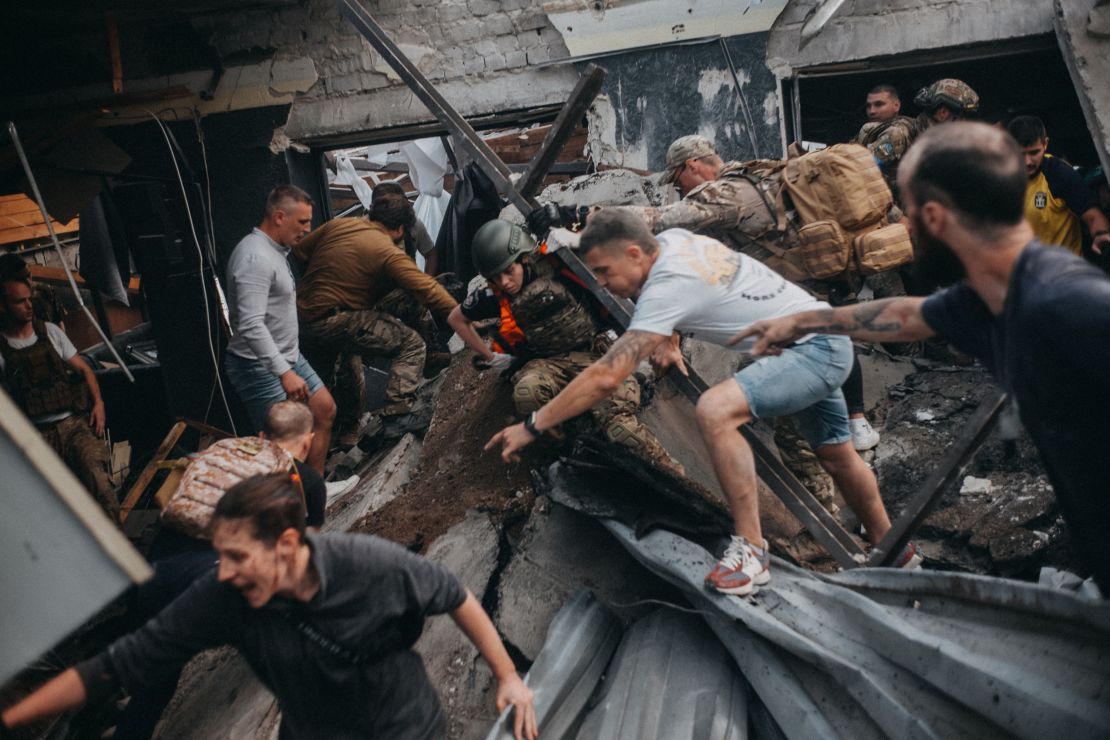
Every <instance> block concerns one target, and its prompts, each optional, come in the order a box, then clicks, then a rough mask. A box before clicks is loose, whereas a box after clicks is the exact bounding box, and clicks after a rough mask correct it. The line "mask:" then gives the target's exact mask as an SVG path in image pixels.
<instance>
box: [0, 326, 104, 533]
mask: <svg viewBox="0 0 1110 740" xmlns="http://www.w3.org/2000/svg"><path fill="white" fill-rule="evenodd" d="M34 331H35V334H36V336H37V337H38V339H37V340H36V341H35V343H34V344H32V345H30V346H29V347H24V348H22V349H15V348H13V347H12V346H11V345H10V344H9V343H8V342H7V340H5V339H2V338H0V354H2V355H3V358H4V379H5V384H6V386H7V389H8V392H9V393H11V395H12V397H13V398H14V399H15V401H16V403H18V404H19V407H20V408H21V409H22V410H23V412H24V413H25V414H27V416H28V417H29V418H30V419H31V420H32V421H34V422H35V423H36V425H37V426H38V429H39V431H40V432H41V433H42V436H43V437H44V438H45V439H46V441H47V442H48V443H49V444H50V446H51V447H53V448H54V451H55V452H57V453H58V456H59V457H61V458H62V460H63V461H65V464H66V465H67V466H68V467H69V469H70V470H72V471H73V474H74V475H76V476H77V478H78V479H79V480H80V481H81V483H82V484H83V485H84V486H85V488H86V489H88V491H89V492H90V493H92V494H93V496H95V497H96V499H97V501H99V502H100V505H101V506H103V507H104V510H105V511H106V512H108V515H109V516H111V517H112V518H113V519H114V520H117V521H118V519H119V499H118V497H117V496H116V491H115V489H114V488H113V487H112V483H111V480H110V471H111V460H110V458H109V455H108V447H107V445H105V443H104V440H102V439H100V438H99V437H97V436H96V434H95V433H94V432H93V430H92V427H91V426H89V422H88V421H87V420H86V419H85V416H84V412H85V411H86V409H87V406H88V391H87V388H86V386H85V382H84V378H82V377H81V376H80V375H78V374H77V373H76V371H74V370H73V369H72V368H71V367H70V366H69V365H67V364H66V362H65V360H63V359H62V356H61V355H60V354H59V353H58V350H57V349H55V347H54V345H53V343H52V342H51V340H50V338H49V336H48V335H47V329H46V324H45V323H44V322H41V321H39V320H37V319H36V320H35V321H34ZM62 415H64V417H63V418H60V419H59V418H58V417H59V416H62Z"/></svg>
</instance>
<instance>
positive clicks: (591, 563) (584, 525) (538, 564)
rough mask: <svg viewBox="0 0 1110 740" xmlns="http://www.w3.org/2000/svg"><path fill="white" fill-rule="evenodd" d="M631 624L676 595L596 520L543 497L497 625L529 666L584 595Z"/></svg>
mask: <svg viewBox="0 0 1110 740" xmlns="http://www.w3.org/2000/svg"><path fill="white" fill-rule="evenodd" d="M582 587H586V588H589V589H591V590H592V591H593V592H594V593H595V594H596V596H597V598H598V599H599V600H600V601H601V602H603V603H604V604H605V605H607V606H608V607H609V608H611V609H612V610H613V611H614V612H615V613H616V614H617V615H618V616H619V617H621V619H622V620H624V621H626V622H628V621H631V620H634V619H636V618H639V617H640V616H643V615H644V614H646V613H647V611H648V609H647V607H645V606H644V605H643V604H642V603H639V602H642V601H643V600H644V599H664V600H668V601H670V600H672V599H673V592H672V591H671V590H670V589H669V588H668V587H666V586H665V585H664V584H662V583H661V582H660V581H659V580H658V579H656V578H654V577H653V576H651V575H649V574H648V573H646V572H645V571H644V570H643V569H642V568H641V567H640V566H639V565H637V564H636V562H635V561H634V560H632V558H631V557H629V556H628V554H627V553H626V552H625V551H624V550H623V549H622V548H621V547H620V545H619V544H618V543H617V542H615V541H614V540H613V538H612V537H611V536H610V535H609V534H608V532H606V531H605V529H604V528H603V527H602V526H601V525H600V524H598V522H597V521H596V520H594V519H592V518H591V517H588V516H585V515H582V514H579V513H577V512H573V511H571V510H569V509H567V508H565V507H563V506H559V505H558V504H554V503H552V502H551V501H550V500H549V499H547V498H546V497H538V498H537V499H536V505H535V507H534V508H533V510H532V516H531V517H530V518H529V520H528V523H527V524H526V525H525V527H524V531H523V533H522V535H521V539H520V542H519V544H517V545H516V547H515V548H514V552H513V556H512V559H511V560H510V561H509V565H508V567H507V568H506V569H505V572H504V573H503V574H502V576H501V583H500V589H499V599H498V607H497V615H496V621H497V625H498V627H499V629H500V630H501V634H502V635H503V636H504V638H505V640H506V641H507V642H508V643H510V644H511V645H513V646H515V647H516V648H517V649H518V650H519V651H520V652H521V653H522V654H523V655H524V656H525V657H526V658H527V659H528V660H534V659H535V658H536V656H537V655H538V654H539V652H540V649H541V648H542V647H543V642H544V638H545V635H546V634H547V629H548V626H549V625H550V624H551V620H552V619H553V618H554V616H555V614H556V613H557V612H558V611H559V609H560V608H561V607H562V606H563V604H565V603H566V601H567V599H568V598H570V596H571V595H572V594H574V593H575V592H576V591H577V590H578V589H579V588H582Z"/></svg>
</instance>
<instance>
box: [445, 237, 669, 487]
mask: <svg viewBox="0 0 1110 740" xmlns="http://www.w3.org/2000/svg"><path fill="white" fill-rule="evenodd" d="M471 251H472V252H473V255H474V266H475V268H476V269H477V271H478V272H479V273H480V274H482V275H483V276H485V278H486V280H487V281H488V285H487V287H485V288H481V289H479V290H476V291H474V292H472V293H471V294H470V295H469V296H467V298H466V300H465V301H463V302H462V303H461V304H460V305H459V306H458V307H457V308H455V309H454V310H453V311H452V312H451V314H450V315H449V316H448V318H447V321H448V323H449V324H450V326H451V328H453V329H454V330H455V331H456V332H457V333H458V335H459V336H460V337H461V338H462V339H463V341H464V342H466V345H467V346H468V347H470V348H471V349H473V350H474V352H475V353H476V357H475V364H476V365H477V366H479V367H482V368H493V369H496V370H500V371H503V372H504V371H509V372H511V373H512V383H513V404H514V405H515V407H516V411H517V413H518V414H520V415H521V416H527V415H528V414H531V413H532V412H533V411H536V410H537V409H539V408H540V407H541V406H543V405H544V404H545V403H547V402H548V401H550V400H551V399H552V398H554V397H555V396H556V395H557V394H558V393H559V391H561V390H562V389H563V388H565V387H566V385H567V384H568V383H570V381H571V380H573V379H574V377H575V376H577V375H578V374H579V373H580V372H582V370H584V369H585V368H587V367H589V366H590V365H591V364H592V363H593V362H594V361H595V360H597V359H598V358H599V357H601V356H602V355H603V354H604V353H605V351H606V350H607V349H608V347H609V344H610V339H609V336H608V332H607V330H606V329H605V326H604V325H603V324H602V323H601V321H600V319H599V318H598V317H597V315H596V313H595V309H594V306H593V303H592V302H591V300H590V299H589V297H588V292H587V291H586V289H585V288H584V287H583V286H582V285H581V284H580V283H578V282H577V279H576V278H575V277H574V276H573V275H572V274H571V273H569V272H566V271H563V270H560V269H559V267H558V265H557V264H556V263H555V261H554V259H553V258H548V257H545V256H543V255H542V254H541V253H539V252H538V251H537V250H536V245H535V242H534V241H533V240H532V239H531V237H529V235H528V234H527V233H526V232H525V231H524V230H523V229H522V228H520V227H519V226H517V225H515V224H511V223H509V222H508V221H501V220H494V221H490V222H489V223H487V224H485V225H484V226H482V228H480V229H479V230H478V232H477V233H476V234H475V235H474V241H473V243H472V246H471ZM491 319H496V320H497V321H498V325H497V328H496V329H495V330H494V331H493V334H492V339H491V342H490V344H489V345H487V344H486V343H485V342H484V341H483V340H482V338H481V337H480V336H479V334H478V332H477V330H476V329H475V327H474V324H475V323H476V322H479V321H485V320H491ZM639 406H640V385H639V383H637V382H636V379H635V378H634V377H629V378H626V379H625V380H624V382H623V383H621V385H620V388H618V389H617V391H616V392H614V393H613V394H612V395H611V396H609V397H608V398H606V399H605V400H604V401H602V402H601V403H600V404H598V405H597V406H595V407H594V408H593V409H591V410H590V415H589V416H590V419H589V420H584V421H586V422H587V423H588V424H589V425H590V426H591V427H592V429H591V431H598V432H601V433H602V434H603V435H604V436H605V438H606V439H608V440H609V441H610V442H613V443H615V444H619V445H623V446H624V447H627V448H628V449H630V450H631V451H633V452H635V453H636V454H637V455H639V456H640V457H642V458H644V459H646V460H649V461H651V462H653V463H655V464H658V465H660V466H662V467H665V468H667V469H670V470H672V471H674V472H677V473H680V474H681V473H682V466H681V465H680V464H679V463H678V462H677V461H675V460H674V459H673V458H672V457H671V456H670V455H669V454H667V451H666V450H665V449H663V446H662V445H661V444H660V443H659V440H658V439H656V437H655V435H654V434H652V433H651V432H650V431H649V430H648V429H647V427H645V426H644V425H643V423H641V422H640V420H639V419H638V418H636V410H637V409H638V408H639Z"/></svg>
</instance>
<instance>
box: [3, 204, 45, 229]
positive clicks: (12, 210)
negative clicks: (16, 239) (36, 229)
mask: <svg viewBox="0 0 1110 740" xmlns="http://www.w3.org/2000/svg"><path fill="white" fill-rule="evenodd" d="M22 213H33V214H35V215H36V216H37V217H38V221H39V223H42V213H41V212H40V211H39V207H38V206H37V205H35V202H34V201H33V200H31V199H30V198H22V199H20V200H5V201H0V216H16V215H19V214H22Z"/></svg>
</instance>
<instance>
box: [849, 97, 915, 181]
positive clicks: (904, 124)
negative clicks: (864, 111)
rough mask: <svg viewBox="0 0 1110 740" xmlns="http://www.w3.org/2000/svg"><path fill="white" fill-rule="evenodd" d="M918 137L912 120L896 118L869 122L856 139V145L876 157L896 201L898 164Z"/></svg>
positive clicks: (864, 125)
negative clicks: (863, 147) (864, 148)
mask: <svg viewBox="0 0 1110 740" xmlns="http://www.w3.org/2000/svg"><path fill="white" fill-rule="evenodd" d="M916 136H917V128H916V126H915V125H914V120H913V119H912V118H908V117H906V116H895V117H894V118H892V119H890V120H889V121H868V122H867V123H865V124H863V127H862V128H861V129H860V130H859V135H858V136H857V137H856V142H855V143H857V144H859V145H860V146H865V147H867V151H869V152H871V155H872V156H873V157H875V161H876V162H877V163H878V164H879V170H880V171H881V172H882V173H883V179H884V180H886V182H887V185H889V186H890V192H891V193H894V196H895V200H897V199H898V183H897V180H898V163H899V162H901V161H902V157H903V156H904V155H905V153H906V150H907V149H909V147H910V144H912V143H913V140H914V138H915V137H916Z"/></svg>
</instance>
